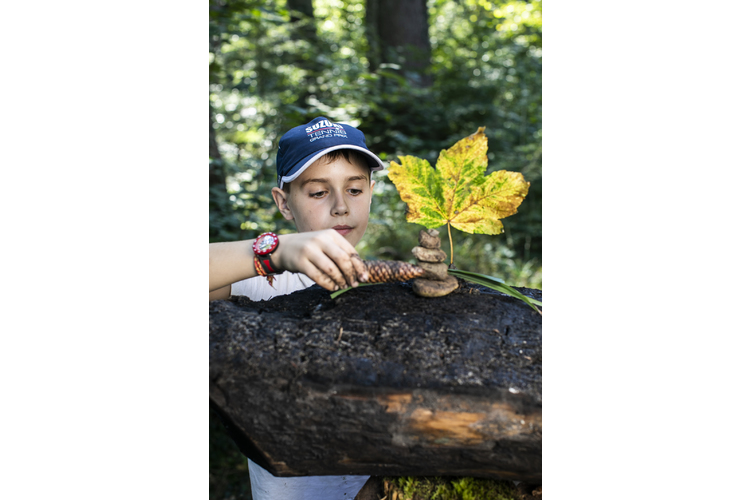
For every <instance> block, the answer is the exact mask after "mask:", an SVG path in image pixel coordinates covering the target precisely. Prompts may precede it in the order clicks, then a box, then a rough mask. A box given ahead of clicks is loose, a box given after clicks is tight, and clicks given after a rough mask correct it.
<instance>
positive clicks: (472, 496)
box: [384, 477, 520, 500]
mask: <svg viewBox="0 0 750 500" xmlns="http://www.w3.org/2000/svg"><path fill="white" fill-rule="evenodd" d="M384 481H385V483H386V484H387V485H389V486H390V488H388V489H390V490H391V491H396V492H398V493H400V494H401V495H403V496H401V495H399V498H403V500H518V499H519V496H520V495H519V494H518V492H517V489H516V488H515V487H514V486H513V484H512V483H511V482H509V481H493V480H491V479H479V478H472V477H463V478H447V477H396V478H384ZM389 498H390V497H389Z"/></svg>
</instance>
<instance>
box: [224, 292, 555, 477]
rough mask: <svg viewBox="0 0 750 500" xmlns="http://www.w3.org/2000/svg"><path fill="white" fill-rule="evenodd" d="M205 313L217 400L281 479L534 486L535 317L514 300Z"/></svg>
mask: <svg viewBox="0 0 750 500" xmlns="http://www.w3.org/2000/svg"><path fill="white" fill-rule="evenodd" d="M520 290H521V291H522V292H523V293H526V294H527V295H529V296H531V297H534V298H536V299H538V300H541V291H539V290H530V289H520ZM209 310H210V340H209V347H210V401H211V405H212V406H213V407H214V408H215V409H216V410H217V411H218V412H219V413H220V414H221V415H222V418H223V420H224V421H225V424H226V425H227V427H228V429H229V430H230V433H231V434H232V437H233V439H234V440H235V442H236V443H237V444H238V446H239V447H240V449H241V450H242V451H243V453H245V454H246V455H247V456H249V457H250V458H252V459H253V460H254V461H256V462H257V463H259V464H261V465H263V466H264V467H266V468H267V469H268V470H270V471H271V472H272V473H274V474H275V475H278V476H300V475H332V474H372V475H400V476H403V475H433V476H434V475H451V476H476V477H488V478H496V479H518V480H530V481H535V480H539V481H541V474H542V333H541V326H542V317H541V316H540V315H539V314H538V313H536V312H535V311H533V310H532V309H531V308H529V307H528V306H526V305H525V304H523V303H522V302H520V301H518V300H516V299H514V298H511V297H508V296H506V295H503V294H500V293H497V292H494V291H492V290H489V289H487V288H484V287H480V286H478V285H469V284H466V283H463V284H462V286H461V287H460V288H459V289H458V290H457V291H456V292H454V293H452V294H450V295H448V296H445V297H440V298H433V299H428V298H422V297H418V296H416V295H415V294H414V293H413V291H412V290H411V285H410V284H409V283H406V284H385V285H373V286H363V287H360V288H357V289H354V290H350V291H348V292H347V293H345V294H343V295H341V296H339V297H337V298H336V299H333V300H332V299H331V298H330V294H329V292H327V291H325V290H323V289H322V288H320V287H317V286H315V287H312V288H309V289H307V290H303V291H300V292H296V293H294V294H291V295H288V296H283V297H277V298H275V299H273V300H270V301H266V302H252V301H250V300H248V299H247V298H246V297H233V298H232V299H231V300H228V301H216V302H212V303H210V305H209Z"/></svg>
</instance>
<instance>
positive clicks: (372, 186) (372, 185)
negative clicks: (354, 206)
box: [370, 179, 375, 207]
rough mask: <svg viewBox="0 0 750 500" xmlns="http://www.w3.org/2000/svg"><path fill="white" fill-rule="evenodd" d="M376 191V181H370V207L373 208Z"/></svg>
mask: <svg viewBox="0 0 750 500" xmlns="http://www.w3.org/2000/svg"><path fill="white" fill-rule="evenodd" d="M374 190H375V179H373V180H371V181H370V206H371V207H372V192H373V191H374Z"/></svg>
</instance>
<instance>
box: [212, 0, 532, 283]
mask: <svg viewBox="0 0 750 500" xmlns="http://www.w3.org/2000/svg"><path fill="white" fill-rule="evenodd" d="M285 6H286V2H285V1H281V0H279V1H268V0H239V1H238V0H232V1H229V2H226V3H220V2H215V3H212V4H211V11H210V12H211V17H210V43H209V48H210V53H209V63H210V64H209V75H210V78H209V81H210V93H209V101H210V103H211V106H212V107H213V109H214V112H215V113H216V120H215V122H214V127H215V130H216V135H217V140H218V142H219V146H220V150H221V155H222V161H223V164H224V169H225V172H226V174H227V190H228V191H229V192H228V193H227V201H226V202H224V205H227V204H228V205H230V207H231V212H229V213H227V212H217V213H218V214H219V215H217V216H216V217H213V214H214V207H216V206H220V205H221V203H219V202H216V201H214V200H215V199H216V198H217V195H215V194H211V200H212V203H213V205H212V207H211V209H212V224H215V226H216V228H217V229H216V230H212V234H215V235H216V236H215V238H214V240H220V239H225V240H230V239H238V238H249V237H252V236H253V235H255V234H257V233H258V232H261V231H267V230H277V231H282V232H284V231H292V230H293V225H292V224H291V223H289V222H287V221H285V220H283V218H281V217H280V215H279V214H278V213H277V210H276V208H275V206H274V205H273V202H272V200H271V197H270V189H271V187H273V186H274V185H275V179H276V172H275V155H276V148H277V144H278V139H279V138H280V135H281V134H282V133H283V132H285V131H286V130H288V128H290V127H291V126H294V125H298V124H300V123H304V122H305V121H308V120H309V119H311V118H313V117H315V116H318V115H326V116H330V117H331V118H333V119H336V120H339V121H346V122H347V123H351V124H353V125H357V126H359V127H360V128H361V129H362V130H363V131H364V132H365V134H366V135H367V140H368V146H369V147H370V148H371V149H372V150H373V151H375V152H376V153H379V154H380V155H381V158H382V159H383V160H385V161H386V162H388V161H391V160H396V159H397V158H398V156H404V155H413V156H418V157H420V158H425V159H426V160H427V161H429V162H430V163H433V164H434V163H435V161H436V160H437V157H438V154H439V152H440V150H441V149H443V148H444V147H445V145H446V144H453V143H455V142H456V141H458V140H459V139H460V138H462V137H465V136H466V135H468V134H470V133H472V132H473V131H475V130H476V129H477V127H478V126H480V125H481V126H486V127H487V135H488V140H489V153H488V168H487V172H488V173H490V172H494V171H497V170H508V171H515V172H520V173H522V174H523V176H524V178H525V179H526V180H527V181H530V182H531V187H530V190H529V193H528V195H527V196H526V199H525V201H524V203H523V205H522V206H521V207H520V209H519V212H518V213H517V214H516V215H514V216H513V217H511V218H509V219H505V220H504V226H505V227H504V229H505V232H504V234H503V235H502V236H497V237H495V238H492V239H491V240H488V239H486V238H484V237H483V236H482V235H467V236H466V237H463V235H462V237H460V238H459V237H458V236H457V235H456V238H455V240H456V241H457V242H458V241H463V244H464V245H465V246H466V248H462V249H461V250H460V252H459V253H458V255H457V257H456V259H457V261H456V265H457V266H458V267H462V268H467V269H473V270H476V271H477V272H481V273H484V274H492V275H499V276H502V277H503V278H504V279H506V280H507V281H509V282H510V283H511V284H514V285H517V286H537V287H539V286H541V271H540V268H541V267H540V262H541V195H542V182H541V140H542V132H541V3H539V2H487V1H479V0H470V1H466V2H452V1H447V0H431V1H429V2H428V8H429V15H430V37H431V40H432V45H433V53H432V63H433V64H432V67H431V69H430V70H429V72H430V74H431V75H432V80H433V82H434V83H433V85H432V86H431V87H429V88H416V87H413V86H410V85H409V83H408V81H407V80H406V79H405V78H404V77H402V76H400V75H398V73H397V71H396V70H397V67H394V66H393V65H382V66H381V67H377V68H370V67H369V66H368V61H367V57H366V53H367V48H368V45H367V40H366V37H365V23H364V16H365V8H366V3H365V1H364V0H349V1H346V2H344V1H341V0H320V1H316V2H314V6H315V16H316V18H315V24H316V34H317V39H316V40H312V41H311V40H309V39H306V38H304V37H303V36H301V35H299V33H298V31H299V30H297V28H299V27H300V26H301V25H302V21H300V22H297V23H291V22H290V21H291V16H290V13H289V12H288V11H286V9H285ZM511 8H512V10H511ZM310 61H313V62H314V64H308V63H309V62H310ZM375 178H376V179H377V185H376V190H375V195H374V199H373V205H372V213H371V218H370V225H369V228H368V230H367V233H366V234H365V237H364V238H363V241H362V242H361V243H360V246H359V247H358V250H359V251H360V253H361V254H362V255H363V256H364V257H365V258H392V259H400V260H405V261H409V260H411V259H412V257H411V252H410V251H411V247H412V246H414V242H415V241H416V237H417V233H418V229H417V228H414V226H413V225H409V224H407V223H406V221H405V220H404V214H405V212H406V206H405V204H404V203H403V202H402V201H401V200H400V198H399V196H398V193H397V191H396V189H395V187H394V186H393V185H392V183H390V181H389V180H388V179H387V178H386V177H385V175H383V174H382V173H380V174H376V177H375ZM224 205H221V206H224ZM488 243H489V245H490V248H489V251H488V249H487V248H486V247H487V244H488ZM447 250H449V249H447ZM461 259H462V260H463V262H462V260H461ZM529 266H533V269H532V268H531V267H529ZM516 276H517V277H518V278H519V279H521V280H522V281H520V282H519V281H514V279H515V277H516ZM511 277H513V278H514V279H511Z"/></svg>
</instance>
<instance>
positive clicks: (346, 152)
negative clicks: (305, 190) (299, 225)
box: [281, 149, 372, 193]
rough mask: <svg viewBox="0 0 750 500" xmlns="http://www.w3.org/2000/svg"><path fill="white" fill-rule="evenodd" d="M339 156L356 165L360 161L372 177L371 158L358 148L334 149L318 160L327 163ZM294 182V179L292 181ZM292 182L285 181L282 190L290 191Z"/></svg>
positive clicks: (368, 176) (369, 176) (368, 175)
mask: <svg viewBox="0 0 750 500" xmlns="http://www.w3.org/2000/svg"><path fill="white" fill-rule="evenodd" d="M339 158H344V159H345V160H346V161H348V162H349V163H351V164H352V165H354V164H355V163H359V164H360V165H363V166H364V167H366V168H367V179H368V180H370V179H372V170H371V169H370V167H369V165H370V163H369V160H368V157H367V156H366V155H365V154H364V153H360V152H359V151H357V150H356V149H334V150H333V151H330V152H328V153H326V154H324V155H323V156H321V157H320V158H319V159H318V161H323V162H324V163H325V164H328V163H332V162H334V161H336V160H338V159H339ZM292 182H293V181H292ZM291 184H292V183H291V182H285V183H284V186H283V187H282V188H281V189H282V191H284V192H285V193H288V192H289V186H290V185H291Z"/></svg>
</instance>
